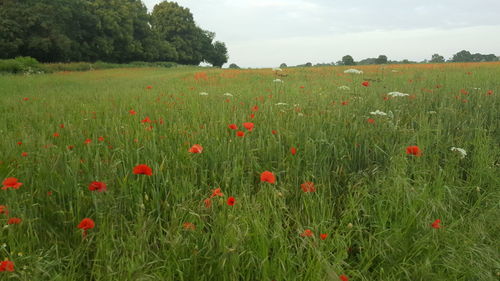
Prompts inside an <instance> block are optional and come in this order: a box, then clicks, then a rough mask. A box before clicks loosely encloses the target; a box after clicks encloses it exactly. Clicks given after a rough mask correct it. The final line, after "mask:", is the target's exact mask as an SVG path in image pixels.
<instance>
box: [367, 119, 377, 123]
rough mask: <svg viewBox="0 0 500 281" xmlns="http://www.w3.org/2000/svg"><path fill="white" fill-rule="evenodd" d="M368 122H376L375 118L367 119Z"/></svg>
mask: <svg viewBox="0 0 500 281" xmlns="http://www.w3.org/2000/svg"><path fill="white" fill-rule="evenodd" d="M366 121H367V122H368V123H370V124H375V119H372V118H368V120H366Z"/></svg>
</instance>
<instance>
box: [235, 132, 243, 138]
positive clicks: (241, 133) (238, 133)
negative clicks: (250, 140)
mask: <svg viewBox="0 0 500 281" xmlns="http://www.w3.org/2000/svg"><path fill="white" fill-rule="evenodd" d="M236 136H238V137H240V138H242V137H244V136H245V132H243V131H238V132H236Z"/></svg>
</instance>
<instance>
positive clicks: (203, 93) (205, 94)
mask: <svg viewBox="0 0 500 281" xmlns="http://www.w3.org/2000/svg"><path fill="white" fill-rule="evenodd" d="M200 96H208V93H205V92H201V93H200Z"/></svg>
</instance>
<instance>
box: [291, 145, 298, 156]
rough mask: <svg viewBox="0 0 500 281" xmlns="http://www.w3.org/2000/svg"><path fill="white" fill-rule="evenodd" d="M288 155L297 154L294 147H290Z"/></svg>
mask: <svg viewBox="0 0 500 281" xmlns="http://www.w3.org/2000/svg"><path fill="white" fill-rule="evenodd" d="M290 153H291V154H292V155H295V154H297V148H295V147H293V146H292V147H291V148H290Z"/></svg>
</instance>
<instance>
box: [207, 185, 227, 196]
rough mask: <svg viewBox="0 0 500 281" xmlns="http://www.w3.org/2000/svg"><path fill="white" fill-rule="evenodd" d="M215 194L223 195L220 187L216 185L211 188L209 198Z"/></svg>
mask: <svg viewBox="0 0 500 281" xmlns="http://www.w3.org/2000/svg"><path fill="white" fill-rule="evenodd" d="M216 196H221V197H222V196H224V193H222V190H221V188H220V187H217V188H216V189H214V190H212V195H210V198H214V197H216Z"/></svg>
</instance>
